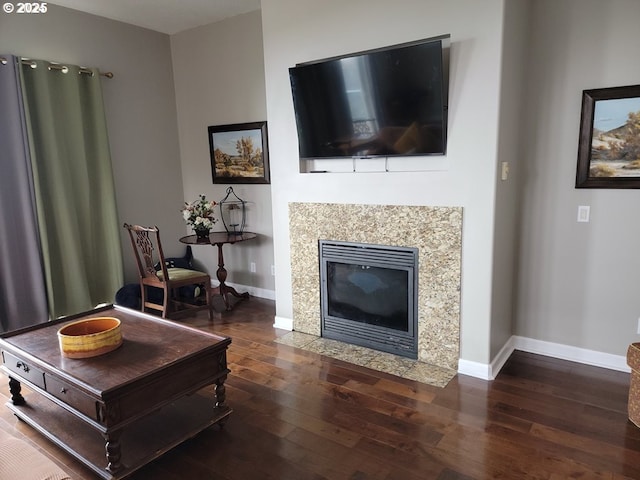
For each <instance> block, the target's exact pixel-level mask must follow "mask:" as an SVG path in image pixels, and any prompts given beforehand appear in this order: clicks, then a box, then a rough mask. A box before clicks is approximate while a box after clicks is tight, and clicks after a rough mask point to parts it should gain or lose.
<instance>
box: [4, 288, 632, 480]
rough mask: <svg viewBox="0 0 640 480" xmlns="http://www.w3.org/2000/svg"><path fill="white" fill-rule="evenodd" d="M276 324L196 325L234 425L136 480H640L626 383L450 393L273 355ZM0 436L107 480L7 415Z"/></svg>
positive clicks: (247, 309)
mask: <svg viewBox="0 0 640 480" xmlns="http://www.w3.org/2000/svg"><path fill="white" fill-rule="evenodd" d="M273 317H274V306H273V302H270V301H266V300H261V299H257V298H254V299H251V300H250V301H246V302H242V303H241V304H240V305H238V306H237V308H236V309H235V310H234V311H232V312H229V313H227V312H225V313H224V314H222V316H221V318H217V319H216V320H215V322H214V325H213V326H210V325H209V322H208V319H207V318H206V314H203V315H202V316H198V317H192V318H187V319H185V320H184V322H186V323H189V324H191V325H194V326H197V327H200V328H204V329H211V330H213V331H215V332H217V333H221V334H224V335H228V336H230V337H232V339H233V343H232V345H231V347H230V350H229V367H230V368H231V374H230V376H229V379H228V381H227V403H228V404H229V405H230V406H231V407H232V408H233V409H234V412H233V414H232V416H231V417H230V419H229V421H228V423H227V424H226V426H225V427H224V428H223V429H219V428H218V427H213V428H211V429H209V430H206V431H205V432H203V433H201V434H200V435H198V436H197V437H196V438H194V439H192V440H190V441H188V442H187V443H185V444H183V445H181V446H179V447H178V448H176V449H174V450H172V451H171V452H169V453H167V454H166V455H164V456H163V457H161V458H160V459H158V460H156V461H155V462H153V463H152V464H150V465H148V466H147V467H145V468H143V469H141V470H139V471H138V472H136V473H135V474H134V475H133V476H132V477H130V478H131V479H132V480H143V479H145V480H146V479H154V480H185V479H187V480H190V479H211V480H214V479H237V480H247V479H277V480H280V479H292V480H301V479H324V478H326V479H354V480H361V479H381V480H382V479H385V480H392V479H402V480H417V479H438V480H453V479H492V478H496V479H520V478H526V479H567V478H580V479H609V480H612V479H640V429H639V428H637V427H636V426H634V425H633V424H632V423H631V422H629V421H628V419H627V411H626V409H627V395H628V388H629V375H628V374H625V373H621V372H614V371H610V370H604V369H599V368H595V367H589V366H584V365H579V364H575V363H571V362H566V361H561V360H555V359H551V358H548V357H542V356H536V355H532V354H527V353H523V352H515V353H514V354H513V355H512V357H511V358H510V359H509V361H508V362H507V364H506V365H505V366H504V368H503V369H502V371H501V372H500V374H499V376H498V378H497V379H496V380H495V381H493V382H487V381H483V380H478V379H476V378H472V377H467V376H463V375H458V376H457V377H456V378H454V379H453V380H452V381H451V382H450V384H449V385H448V386H447V387H446V388H444V389H440V388H436V387H431V386H428V385H425V384H420V383H416V382H413V381H409V380H403V379H400V378H397V377H394V376H391V375H387V374H384V373H379V372H375V371H371V370H368V369H366V368H362V367H357V366H355V365H351V364H348V363H345V362H342V361H338V360H333V359H330V358H326V357H322V356H320V355H317V354H314V353H310V352H306V351H303V350H299V349H296V348H293V347H289V346H285V345H280V344H277V343H274V338H276V336H278V335H282V334H284V333H286V332H283V331H278V330H275V329H274V328H273V327H272V325H273ZM1 382H2V384H1V385H0V387H1V391H2V394H1V395H0V396H4V399H2V398H0V400H6V399H7V395H6V394H7V390H8V387H7V385H6V384H7V382H6V379H4V378H3V379H2V380H1ZM0 428H3V429H6V430H9V431H11V432H12V433H14V434H18V435H24V436H26V437H27V439H28V441H30V442H32V443H34V444H35V445H36V446H38V447H39V448H41V449H43V450H45V451H46V452H47V453H49V454H50V455H52V456H55V457H56V458H57V459H58V460H60V462H61V463H63V464H66V465H67V466H66V468H67V470H68V471H70V473H71V474H72V475H74V476H75V478H77V479H94V478H98V477H96V476H95V475H93V474H92V473H91V472H90V471H88V470H86V469H85V468H84V467H83V466H82V465H81V464H79V463H78V462H76V461H74V460H73V459H72V458H71V457H69V456H68V455H66V454H65V453H64V452H62V451H61V450H60V449H58V448H57V447H55V446H53V445H52V444H50V443H49V442H48V441H46V440H45V439H44V438H42V437H41V436H40V435H38V434H37V433H36V432H34V431H33V430H32V429H31V428H29V427H28V426H27V425H25V424H22V423H21V422H19V421H18V420H16V419H15V417H13V416H12V415H11V414H10V413H9V412H8V409H6V408H3V407H1V406H0Z"/></svg>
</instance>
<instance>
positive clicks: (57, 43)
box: [0, 5, 184, 282]
mask: <svg viewBox="0 0 640 480" xmlns="http://www.w3.org/2000/svg"><path fill="white" fill-rule="evenodd" d="M0 46H1V49H2V50H3V53H12V54H15V55H18V56H26V57H32V58H39V59H43V60H52V61H58V62H69V63H73V64H79V65H85V66H97V67H99V68H100V69H102V70H104V71H111V72H113V73H114V75H115V77H114V78H113V79H111V80H109V79H104V80H103V81H102V86H103V97H104V103H105V110H106V115H107V125H108V129H109V143H110V146H111V158H112V163H113V172H114V178H115V186H116V197H117V198H116V199H117V205H118V213H119V217H120V221H121V222H122V223H124V222H125V221H126V222H129V223H141V224H148V225H154V224H157V225H158V227H160V230H161V233H162V239H163V243H164V247H165V253H167V255H169V256H172V255H174V254H175V255H178V254H179V255H182V254H183V253H184V245H181V244H180V243H179V242H178V241H177V239H178V238H179V237H180V236H181V235H184V222H183V220H182V218H181V216H180V213H179V209H180V206H181V205H182V203H183V194H182V173H181V170H180V163H179V162H178V161H177V159H178V155H179V151H178V135H177V122H176V110H175V97H174V88H173V77H172V72H171V52H170V49H169V37H168V36H167V35H164V34H161V33H157V32H153V31H150V30H146V29H143V28H139V27H134V26H131V25H127V24H124V23H121V22H116V21H113V20H108V19H104V18H101V17H96V16H93V15H88V14H84V13H80V12H77V11H75V10H70V9H66V8H62V7H58V6H56V5H49V9H48V11H47V13H46V14H41V15H18V14H12V15H9V14H4V13H2V14H0ZM121 238H122V241H123V255H124V266H125V277H126V280H127V281H129V282H132V281H137V274H136V273H135V265H134V262H133V256H132V253H131V245H130V243H129V240H128V239H127V238H125V231H124V229H122V237H121ZM99 254H100V252H96V255H99Z"/></svg>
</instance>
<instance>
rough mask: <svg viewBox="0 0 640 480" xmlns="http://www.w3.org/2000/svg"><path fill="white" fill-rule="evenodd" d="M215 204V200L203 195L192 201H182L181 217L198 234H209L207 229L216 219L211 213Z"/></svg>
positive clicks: (209, 228)
mask: <svg viewBox="0 0 640 480" xmlns="http://www.w3.org/2000/svg"><path fill="white" fill-rule="evenodd" d="M216 205H217V202H216V201H214V200H207V198H206V197H205V196H204V195H200V198H199V199H198V200H196V201H194V202H191V203H187V202H184V208H183V209H182V218H184V221H185V222H187V225H189V226H191V227H192V228H193V229H194V230H195V232H196V234H197V235H198V236H201V235H209V230H211V227H213V225H214V224H215V223H216V222H217V221H218V219H217V218H216V217H215V216H214V214H213V212H214V211H215V207H216Z"/></svg>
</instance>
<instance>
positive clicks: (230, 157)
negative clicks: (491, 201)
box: [208, 122, 270, 183]
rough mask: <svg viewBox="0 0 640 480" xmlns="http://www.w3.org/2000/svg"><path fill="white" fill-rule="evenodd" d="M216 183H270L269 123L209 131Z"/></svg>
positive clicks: (244, 124)
mask: <svg viewBox="0 0 640 480" xmlns="http://www.w3.org/2000/svg"><path fill="white" fill-rule="evenodd" d="M208 131H209V150H210V152H211V173H212V175H213V183H270V179H269V149H268V146H267V122H253V123H236V124H232V125H214V126H210V127H209V128H208Z"/></svg>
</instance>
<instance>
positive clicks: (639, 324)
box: [638, 318, 640, 335]
mask: <svg viewBox="0 0 640 480" xmlns="http://www.w3.org/2000/svg"><path fill="white" fill-rule="evenodd" d="M638 335H640V318H639V319H638Z"/></svg>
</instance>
